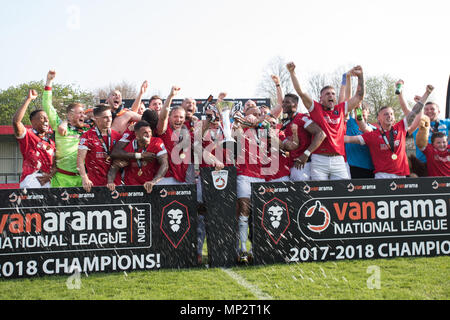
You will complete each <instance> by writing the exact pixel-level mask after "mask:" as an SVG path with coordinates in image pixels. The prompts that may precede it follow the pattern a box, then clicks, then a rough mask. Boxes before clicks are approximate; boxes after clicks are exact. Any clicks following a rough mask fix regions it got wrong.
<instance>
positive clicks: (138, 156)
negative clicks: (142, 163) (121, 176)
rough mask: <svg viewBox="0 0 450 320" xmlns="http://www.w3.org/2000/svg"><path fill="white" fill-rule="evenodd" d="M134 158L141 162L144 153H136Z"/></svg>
mask: <svg viewBox="0 0 450 320" xmlns="http://www.w3.org/2000/svg"><path fill="white" fill-rule="evenodd" d="M134 157H135V158H136V159H137V160H140V159H142V153H135V154H134Z"/></svg>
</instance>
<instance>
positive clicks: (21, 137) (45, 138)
mask: <svg viewBox="0 0 450 320" xmlns="http://www.w3.org/2000/svg"><path fill="white" fill-rule="evenodd" d="M37 96H38V95H37V92H36V91H35V90H30V91H29V93H28V97H27V99H26V100H25V102H24V104H23V105H22V106H21V107H20V108H19V109H18V110H17V112H16V113H15V114H14V117H13V128H14V135H15V137H16V139H17V142H18V143H19V147H20V152H21V153H22V157H23V164H22V176H21V177H20V188H50V180H51V178H52V175H53V173H54V172H53V170H52V167H53V162H54V155H55V142H54V141H53V140H52V139H51V138H50V133H49V130H50V127H49V122H48V117H47V114H46V113H45V111H44V110H40V109H38V110H34V111H33V112H31V113H30V122H31V126H32V128H31V129H27V128H25V126H24V125H23V123H22V119H23V117H24V115H25V112H26V111H27V108H28V106H29V104H30V103H31V101H33V100H35V99H36V98H37Z"/></svg>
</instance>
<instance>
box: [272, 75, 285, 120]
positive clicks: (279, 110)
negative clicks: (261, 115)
mask: <svg viewBox="0 0 450 320" xmlns="http://www.w3.org/2000/svg"><path fill="white" fill-rule="evenodd" d="M271 78H272V80H273V82H274V84H275V87H276V89H277V105H276V107H275V108H273V109H272V110H270V114H271V115H272V116H273V117H274V118H275V119H278V118H279V117H280V115H281V113H282V112H283V89H282V88H281V84H280V77H278V76H276V75H272V76H271Z"/></svg>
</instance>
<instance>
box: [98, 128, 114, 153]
mask: <svg viewBox="0 0 450 320" xmlns="http://www.w3.org/2000/svg"><path fill="white" fill-rule="evenodd" d="M95 133H96V134H97V138H98V140H100V142H101V143H102V147H103V150H104V151H105V152H106V154H107V155H108V156H109V155H110V151H109V148H110V147H111V132H110V131H109V130H108V146H106V144H105V141H104V140H103V136H102V134H101V133H100V131H99V130H98V128H97V127H95Z"/></svg>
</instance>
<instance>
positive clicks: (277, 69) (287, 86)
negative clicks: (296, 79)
mask: <svg viewBox="0 0 450 320" xmlns="http://www.w3.org/2000/svg"><path fill="white" fill-rule="evenodd" d="M286 64H287V62H286V61H285V60H284V59H283V58H282V57H279V56H278V57H274V58H272V59H271V60H270V62H269V63H268V64H267V65H266V67H265V68H264V71H263V76H262V79H261V81H260V82H259V84H258V88H257V94H258V95H260V96H261V97H262V98H270V101H271V104H272V107H274V106H275V105H276V103H277V88H276V86H275V83H274V82H273V80H272V75H276V76H278V77H279V78H280V85H281V89H283V93H284V94H286V93H294V88H293V86H292V81H291V77H290V75H289V72H288V70H287V69H286Z"/></svg>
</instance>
